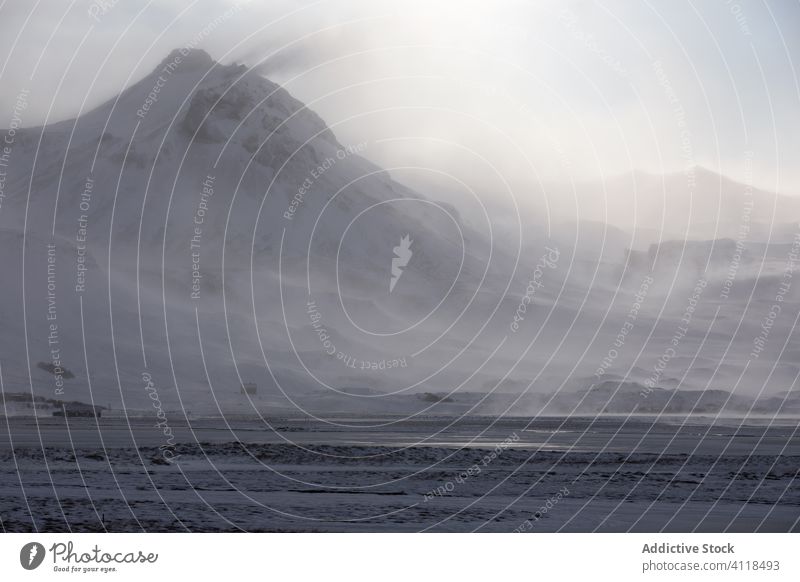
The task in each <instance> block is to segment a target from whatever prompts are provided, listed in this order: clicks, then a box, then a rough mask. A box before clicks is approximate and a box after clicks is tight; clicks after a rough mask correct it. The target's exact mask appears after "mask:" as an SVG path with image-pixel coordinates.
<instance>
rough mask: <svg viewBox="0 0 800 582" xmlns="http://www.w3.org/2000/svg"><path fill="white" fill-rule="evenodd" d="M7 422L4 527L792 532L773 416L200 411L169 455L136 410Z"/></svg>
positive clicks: (789, 471) (790, 483) (793, 490)
mask: <svg viewBox="0 0 800 582" xmlns="http://www.w3.org/2000/svg"><path fill="white" fill-rule="evenodd" d="M7 422H8V424H7V425H6V426H4V427H3V430H2V431H0V439H2V441H0V442H2V445H0V446H1V447H2V448H1V450H0V459H2V463H0V467H2V473H3V477H2V480H1V482H2V483H3V485H2V487H0V506H1V507H2V508H3V511H2V524H3V527H4V528H5V529H6V530H7V531H31V530H34V529H38V530H41V531H44V530H50V531H66V530H73V531H103V530H104V529H105V530H108V531H140V530H148V531H154V530H157V531H185V530H192V531H236V530H247V531H506V532H510V531H580V532H586V531H646V532H653V531H662V530H663V531H798V529H800V526H799V525H798V520H800V489H798V487H797V486H796V481H795V480H796V478H797V476H798V466H800V439H799V438H798V437H797V436H796V435H795V434H794V428H793V423H791V422H788V423H770V422H769V421H764V422H763V423H759V424H757V423H750V424H747V425H745V426H740V425H741V419H735V418H728V419H725V420H722V421H717V422H716V423H714V422H712V421H710V420H703V419H694V420H689V421H686V420H685V419H681V418H673V419H669V420H666V421H664V420H662V421H659V422H654V420H653V419H652V418H647V417H640V418H636V419H628V420H625V419H624V418H613V417H608V418H601V419H593V418H572V419H566V418H556V417H553V418H541V419H538V420H536V421H534V422H530V421H527V420H521V419H514V420H500V421H497V420H491V419H486V418H471V419H461V420H459V421H454V420H453V419H444V418H438V419H437V418H429V419H425V420H417V421H402V420H400V419H396V418H390V417H380V418H377V417H376V418H369V419H361V420H357V419H353V418H344V417H343V418H340V419H339V422H338V424H339V425H340V426H332V425H330V424H324V423H319V422H311V421H308V420H300V419H287V418H283V419H271V421H270V426H271V428H268V427H267V426H266V425H265V424H263V423H261V422H258V421H254V420H231V421H230V422H229V425H228V426H226V424H225V423H223V422H221V421H220V420H218V419H207V420H195V421H194V422H192V423H191V425H187V424H181V425H178V426H176V427H175V434H176V440H177V443H178V444H177V445H176V447H175V449H174V452H175V454H176V457H175V460H174V461H173V462H172V463H165V462H164V461H163V456H162V455H161V452H160V451H161V449H159V447H160V446H161V445H162V444H163V436H162V435H161V434H160V433H159V431H157V430H154V429H153V426H152V423H150V422H146V421H143V420H141V419H138V420H137V419H133V420H131V421H130V422H128V421H125V420H123V419H115V420H109V419H101V420H100V421H99V426H100V427H101V428H102V431H98V426H97V424H96V422H97V421H95V420H94V419H69V422H68V426H67V424H66V423H65V421H63V420H55V419H46V420H41V421H39V422H38V423H37V422H35V421H34V420H33V419H11V420H9V421H7ZM3 424H6V422H3ZM6 429H10V435H11V437H10V438H11V439H13V448H12V447H11V446H10V444H11V443H10V442H9V432H8V430H6ZM101 435H102V440H101ZM40 439H41V441H40ZM40 442H41V443H42V444H43V447H42V444H40ZM134 443H135V444H134ZM45 461H46V464H45ZM476 467H477V470H476ZM548 502H549V507H548ZM542 508H546V509H545V510H544V511H543V510H542Z"/></svg>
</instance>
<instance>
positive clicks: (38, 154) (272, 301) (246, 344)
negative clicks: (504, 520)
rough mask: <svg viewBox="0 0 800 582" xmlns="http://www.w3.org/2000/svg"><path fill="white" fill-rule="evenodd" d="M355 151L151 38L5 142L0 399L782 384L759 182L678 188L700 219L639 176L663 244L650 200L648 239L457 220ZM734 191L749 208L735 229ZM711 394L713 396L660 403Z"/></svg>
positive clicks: (263, 88)
mask: <svg viewBox="0 0 800 582" xmlns="http://www.w3.org/2000/svg"><path fill="white" fill-rule="evenodd" d="M370 146H371V144H369V143H350V144H345V143H340V142H339V141H338V140H337V138H336V136H335V135H334V133H333V132H332V131H331V129H330V128H328V127H327V126H326V125H325V123H324V122H323V121H322V119H320V117H318V116H317V115H316V114H315V113H313V111H311V110H309V109H308V108H307V107H305V106H304V105H303V104H302V103H300V102H299V101H297V100H296V99H294V98H293V97H292V96H291V95H289V93H288V92H287V91H285V90H284V89H282V88H281V87H280V86H278V85H276V84H274V83H272V82H270V81H269V80H267V79H265V78H263V77H261V76H259V75H258V74H256V73H255V72H254V71H251V70H249V69H247V68H246V67H243V66H237V65H227V66H225V65H221V64H218V63H215V62H214V61H213V60H211V58H210V57H209V56H208V55H207V54H205V53H203V52H202V51H176V52H173V53H171V54H170V55H168V56H167V58H166V59H165V60H164V61H163V62H162V63H161V65H159V67H157V68H156V70H154V71H153V72H152V73H151V74H150V75H148V76H147V77H145V78H144V79H142V80H140V81H138V82H137V83H136V84H135V85H133V86H131V87H130V88H128V89H127V90H126V91H124V92H123V93H122V94H120V95H119V96H118V97H117V98H116V99H113V100H111V101H109V102H107V103H105V104H104V105H102V106H100V107H99V108H97V109H95V110H92V111H89V112H86V113H84V114H83V115H81V116H79V117H78V118H77V119H75V120H70V121H65V122H61V123H58V124H54V125H50V126H47V127H44V128H28V129H25V130H20V131H18V132H17V136H16V142H15V144H14V148H13V152H12V154H11V164H10V166H9V170H8V176H7V179H6V184H5V194H6V197H5V199H4V200H3V205H2V207H1V208H0V264H2V267H3V270H4V272H5V273H6V274H7V276H6V277H4V282H3V297H4V301H3V302H2V304H0V318H1V320H2V325H3V328H4V333H3V336H2V342H3V344H2V351H3V354H4V356H3V378H4V382H5V386H6V390H7V391H26V390H29V389H30V388H31V387H32V388H33V391H34V392H35V393H36V394H38V395H40V396H43V397H47V398H63V399H64V400H81V401H85V402H89V401H94V402H96V403H98V404H101V405H103V406H111V407H112V408H116V407H119V406H125V408H126V409H128V410H147V409H149V407H150V406H151V403H152V401H153V398H152V393H153V389H155V390H156V391H157V395H158V398H159V401H160V402H162V403H163V405H164V406H165V407H167V408H175V407H182V408H185V409H191V410H196V411H201V412H205V413H219V412H226V413H232V412H252V411H253V410H254V409H257V410H259V411H261V412H264V411H271V412H275V411H278V412H283V411H297V410H301V411H308V412H311V413H314V414H320V415H321V414H325V413H327V412H334V411H335V412H342V411H369V412H373V413H393V412H403V413H417V412H419V413H426V414H436V413H442V414H447V413H483V412H494V413H499V412H506V411H510V412H511V413H520V414H528V413H531V412H534V411H538V410H540V409H541V408H542V407H545V409H547V408H546V407H547V406H548V399H547V397H546V396H545V397H543V395H547V394H551V393H553V392H555V391H558V390H560V389H561V388H566V389H567V392H568V393H569V394H573V391H575V390H577V392H574V393H575V394H578V396H575V397H574V398H573V397H572V396H569V397H564V398H561V399H560V400H558V412H559V413H564V412H570V410H569V409H570V406H572V405H573V404H574V406H575V407H576V409H577V410H579V411H581V412H587V411H603V410H609V407H608V403H609V402H610V401H611V400H613V399H614V398H616V400H614V405H613V406H611V409H613V410H612V411H618V410H628V409H631V410H636V409H637V407H638V406H639V404H640V403H639V402H638V401H636V399H635V398H634V399H633V401H632V402H633V403H632V404H631V402H630V401H631V398H630V397H629V395H630V394H637V393H639V392H641V391H643V390H644V391H647V390H650V392H647V394H650V393H653V394H658V396H657V397H656V396H653V397H652V398H651V399H650V400H649V401H648V402H647V407H648V408H647V410H648V411H652V410H651V409H654V407H655V406H656V405H655V404H654V403H655V402H660V403H663V407H664V408H665V409H668V410H670V411H679V412H680V411H689V410H693V409H694V407H696V405H697V403H698V402H701V403H702V404H703V411H707V410H708V406H712V407H713V406H717V407H718V408H720V409H724V408H726V407H728V408H729V407H730V406H733V405H735V406H737V407H738V409H742V408H743V409H745V410H746V409H747V406H748V404H747V403H752V402H753V399H754V398H758V397H763V398H766V397H772V398H775V397H777V398H779V399H780V396H777V395H780V394H783V392H782V391H785V390H787V389H788V388H789V387H790V386H791V383H792V380H793V377H794V376H795V375H796V374H797V372H798V368H797V361H798V360H797V355H798V353H800V346H798V345H797V340H796V339H794V338H792V337H791V331H792V329H793V328H794V320H795V319H796V316H797V304H798V299H800V292H799V291H798V286H797V285H794V286H792V285H788V286H787V285H786V283H787V282H789V283H790V282H791V281H790V280H791V273H792V272H793V269H795V268H796V263H794V262H793V261H796V260H797V251H798V247H799V246H800V243H798V242H797V241H798V240H800V239H797V238H796V235H795V232H796V229H793V227H794V225H793V224H792V223H791V220H788V216H789V214H788V213H789V212H790V210H787V209H791V208H793V207H792V206H791V203H790V202H787V201H786V200H783V199H781V200H778V202H776V204H778V206H777V207H779V208H781V209H783V216H784V218H786V219H787V220H784V221H782V222H783V223H785V224H784V231H785V232H783V231H782V232H783V235H782V236H781V238H780V240H771V239H770V238H769V237H767V238H764V237H762V236H760V235H758V236H756V235H757V233H758V232H760V231H758V229H757V228H756V226H755V225H756V224H759V225H763V224H764V223H765V222H768V221H769V218H770V216H771V214H769V213H766V214H765V212H766V211H765V210H763V208H764V202H763V201H764V200H767V197H768V196H770V195H769V194H768V193H762V192H757V193H756V194H753V193H752V192H749V193H746V194H742V191H743V187H741V185H736V184H733V183H731V182H729V181H727V180H724V179H722V178H720V177H718V178H720V180H719V184H720V185H721V186H720V187H721V188H722V191H723V192H724V196H723V197H722V198H720V200H721V202H720V200H716V199H714V200H710V199H708V197H705V198H703V197H704V196H705V194H704V193H703V192H702V191H701V190H703V189H702V188H701V189H700V190H698V191H697V192H695V194H693V195H695V196H696V197H698V198H702V199H703V203H702V204H700V205H699V206H697V208H701V209H702V208H706V209H708V208H714V207H719V205H720V204H722V206H724V207H725V208H727V209H728V210H726V213H725V215H724V217H723V221H722V222H723V224H722V226H719V225H716V226H715V228H714V229H711V230H709V229H707V228H706V226H703V225H704V224H705V222H704V221H702V220H700V219H697V220H695V219H694V218H692V222H691V224H690V225H689V226H688V227H687V228H688V230H687V228H682V227H681V228H679V226H680V225H678V224H677V222H676V221H677V218H675V217H677V216H679V215H683V213H684V209H685V208H684V206H685V202H686V200H687V199H686V196H685V193H683V192H678V191H677V190H678V187H677V186H675V185H674V184H673V182H674V181H675V178H674V177H667V178H666V179H664V180H661V181H660V182H659V183H661V184H662V186H663V185H664V184H667V186H666V187H667V189H668V190H669V192H670V193H671V194H670V196H671V198H670V200H671V202H670V204H669V205H667V206H665V208H667V211H668V212H667V214H666V215H665V216H666V219H667V222H668V223H670V224H672V225H673V226H675V228H664V229H661V230H658V231H657V235H654V234H653V231H655V230H657V229H656V227H655V225H656V224H657V223H658V221H659V220H661V218H659V217H653V216H649V215H648V218H647V220H644V221H642V220H640V221H638V222H636V224H637V225H639V224H644V225H646V228H645V230H647V232H645V233H644V234H643V233H642V231H641V230H640V231H637V232H634V231H633V230H632V229H629V230H626V228H627V227H629V226H631V225H632V224H634V223H633V222H631V223H630V224H619V225H617V227H610V226H608V225H606V224H604V223H603V222H597V221H595V222H592V223H588V222H575V221H571V222H564V223H557V224H559V226H557V227H556V228H555V229H554V230H552V231H550V232H548V231H547V230H546V229H544V228H541V229H540V228H526V229H525V230H523V229H521V228H520V227H519V225H516V226H515V227H514V228H510V229H509V228H508V227H507V226H506V227H505V228H504V229H502V230H501V229H500V228H499V227H498V225H497V223H495V222H494V221H493V217H492V215H491V214H492V213H491V212H489V216H488V217H487V220H486V222H485V223H482V224H478V223H467V222H465V221H464V220H462V219H461V217H460V215H459V213H458V211H457V209H456V208H453V207H452V206H450V205H448V204H444V203H440V202H437V200H436V199H435V198H433V197H430V196H427V195H426V193H425V192H417V191H414V190H411V189H409V188H407V187H405V186H403V185H402V184H401V183H400V182H398V181H396V180H395V179H393V176H390V175H389V173H388V172H386V171H385V170H383V169H381V168H379V167H376V166H375V165H373V164H372V163H370V162H369V161H367V159H366V158H365V157H364V156H368V155H369V148H370ZM701 178H702V179H698V180H699V182H702V183H703V184H710V183H712V182H713V181H714V177H713V176H709V175H708V174H707V173H703V174H702V176H701ZM398 179H400V177H398ZM699 182H698V183H699ZM647 183H648V185H647V187H646V188H645V190H646V191H645V194H646V195H647V199H648V200H650V202H648V203H647V204H648V205H649V206H648V208H652V207H654V203H653V202H652V201H653V200H655V198H656V197H657V196H656V194H657V193H658V192H660V191H659V190H658V189H657V184H656V182H655V178H653V179H650V178H648V180H647ZM670 184H673V185H672V186H670ZM622 187H623V185H619V188H622ZM585 188H586V190H587V191H586V192H585V193H584V194H585V199H586V200H587V202H586V204H587V206H586V208H587V209H590V207H592V206H591V205H592V204H594V202H591V203H590V202H589V201H590V200H592V196H591V194H592V192H591V188H590V187H589V186H586V187H585ZM744 195H746V196H755V197H757V198H759V200H761V201H762V202H759V204H758V205H757V206H758V210H757V211H753V213H752V220H750V218H748V220H750V222H749V224H752V225H753V227H752V228H751V229H750V230H749V231H748V232H747V233H745V235H743V236H739V235H738V233H739V232H740V230H737V227H736V226H735V225H736V221H737V220H739V219H740V217H741V215H742V213H741V212H740V210H741V208H740V207H742V204H743V203H742V200H741V196H744ZM596 200H597V199H595V201H596ZM732 200H733V201H736V202H735V203H734V202H732ZM731 208H733V209H731ZM490 211H491V207H490ZM588 214H590V215H591V214H592V213H591V212H589V213H588ZM594 214H597V213H596V212H595V213H594ZM617 215H618V216H622V215H621V214H619V213H617ZM573 216H574V214H573ZM637 216H638V215H637ZM670 217H671V218H670ZM593 218H594V219H596V218H597V217H596V216H593ZM633 218H636V217H635V216H634V217H633ZM523 222H524V223H525V224H528V225H530V224H544V222H545V221H544V219H543V217H541V216H529V217H528V216H526V217H523ZM648 229H649V230H648ZM672 233H677V234H678V235H681V237H682V238H678V239H675V240H668V239H670V237H671V236H672ZM715 233H716V234H715ZM719 233H724V237H728V239H727V240H718V239H722V238H724V237H722V236H717V235H719ZM520 234H521V235H522V238H521V239H520ZM686 236H688V237H689V238H692V239H693V240H691V241H689V242H687V241H686V240H685V237H686ZM793 257H794V258H793ZM786 273H789V276H788V279H787V275H786ZM776 304H780V306H781V309H780V313H779V314H778V313H775V316H774V317H773V315H772V314H773V312H775V310H774V309H773V308H772V306H773V305H776ZM765 322H766V323H765ZM623 330H624V331H623ZM765 330H768V331H767V332H766V335H765ZM676 338H677V339H676ZM37 363H42V365H38V366H37ZM64 369H68V370H69V371H70V374H69V375H67V374H65V373H63V370H64ZM59 370H61V371H62V372H59ZM743 374H744V375H743ZM69 376H71V377H69ZM612 376H613V378H614V380H613V381H611V384H614V382H616V384H617V385H618V386H621V389H620V390H621V392H620V396H615V394H616V392H615V390H616V388H613V387H612V388H611V392H609V386H610V384H609V380H608V379H609V378H610V377H612ZM242 382H254V383H256V385H257V386H258V388H257V390H256V392H255V393H245V394H243V393H242V392H243V391H242V390H241V389H240V387H241V384H242ZM601 382H605V383H604V384H602V386H600V384H601ZM622 382H625V384H624V385H622V384H621V383H622ZM151 384H152V385H151ZM592 385H596V386H600V389H599V391H598V392H596V393H595V394H594V396H592V397H591V398H588V399H587V398H583V395H584V394H585V392H584V391H585V390H586V389H587V388H588V387H590V386H592ZM711 388H714V389H717V390H725V391H728V392H734V393H735V398H732V399H731V403H732V404H730V403H728V401H727V399H726V398H722V399H721V400H720V393H717V392H715V393H710V395H709V396H707V397H705V398H704V397H700V396H698V395H697V394H695V393H693V395H690V396H681V397H679V398H677V399H675V398H671V397H669V396H666V397H665V396H664V392H663V389H669V390H672V391H674V390H676V389H677V390H678V391H680V390H684V389H692V390H696V391H702V390H706V389H711ZM762 388H763V390H762ZM592 390H594V389H592ZM656 390H661V391H658V392H656ZM245 392H246V391H245ZM728 392H726V394H727V393H728ZM742 392H744V393H745V394H746V395H747V399H746V400H745V401H742V400H738V398H739V395H740V393H742ZM669 393H670V394H672V393H673V392H669ZM623 396H624V397H623ZM579 402H580V404H579ZM584 402H589V403H593V404H591V405H590V404H584ZM709 402H711V404H709ZM743 402H744V404H743ZM676 403H680V404H676ZM728 404H730V406H728ZM550 406H553V405H552V404H551V405H550ZM776 406H777V405H776Z"/></svg>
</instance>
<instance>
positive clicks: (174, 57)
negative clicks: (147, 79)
mask: <svg viewBox="0 0 800 582" xmlns="http://www.w3.org/2000/svg"><path fill="white" fill-rule="evenodd" d="M215 64H217V62H216V61H215V60H214V59H212V58H211V55H209V54H208V53H207V52H206V51H204V50H203V49H196V48H177V49H174V50H172V51H171V52H170V53H169V54H168V55H167V57H166V58H165V59H164V60H163V61H161V64H160V65H158V67H157V68H156V71H160V70H162V69H163V68H164V67H170V66H172V67H176V66H180V67H181V68H182V69H192V70H197V69H210V68H211V67H213V66H214V65H215Z"/></svg>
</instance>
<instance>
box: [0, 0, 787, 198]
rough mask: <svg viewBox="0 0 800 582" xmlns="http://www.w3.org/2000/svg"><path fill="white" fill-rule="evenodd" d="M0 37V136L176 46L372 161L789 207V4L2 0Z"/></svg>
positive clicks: (85, 103) (128, 75)
mask: <svg viewBox="0 0 800 582" xmlns="http://www.w3.org/2000/svg"><path fill="white" fill-rule="evenodd" d="M237 4H238V5H239V6H240V7H239V9H238V10H237V9H236V6H237ZM102 5H106V8H105V9H102V8H100V7H101V6H102ZM232 7H233V9H232ZM226 11H228V12H227V13H226ZM0 29H2V34H0V63H2V65H0V80H1V81H2V93H1V94H0V126H3V127H5V126H8V125H9V123H10V120H11V118H12V115H13V109H14V104H15V102H16V101H17V95H18V94H19V92H20V91H21V90H23V89H27V90H29V91H30V94H29V96H28V108H27V109H26V110H25V112H24V113H23V124H24V125H38V124H41V123H43V122H45V121H46V120H49V121H56V120H61V119H65V118H70V117H74V116H75V115H77V114H78V113H79V111H80V110H81V108H83V110H84V111H85V110H86V109H89V108H91V107H92V106H94V105H97V104H98V103H100V102H102V101H103V100H105V99H107V98H109V97H111V96H113V95H115V94H116V93H118V92H119V91H120V90H121V89H123V88H124V87H125V86H127V85H130V84H132V83H134V82H136V81H137V80H138V79H140V78H141V77H142V76H143V75H144V74H146V73H148V72H149V71H151V70H152V69H153V68H154V67H155V66H156V65H157V64H158V63H159V62H160V61H162V60H163V59H164V57H165V56H166V54H167V53H168V52H169V51H170V50H171V49H173V48H176V47H180V46H186V45H191V46H197V47H199V48H204V49H206V50H207V51H208V52H209V53H210V54H211V55H212V56H213V57H214V58H216V59H218V60H220V61H222V62H231V61H238V62H245V63H247V64H251V65H255V64H261V66H262V71H263V73H264V74H265V75H266V76H268V77H270V78H272V79H273V80H276V81H279V82H281V83H284V84H285V85H286V86H287V88H288V89H289V90H290V91H291V92H293V93H294V94H295V95H296V96H297V97H298V98H300V99H302V100H304V101H306V102H307V103H311V107H312V108H313V109H315V110H316V111H318V112H319V113H320V114H321V115H322V116H323V118H325V120H326V121H327V122H328V123H329V124H330V125H332V126H334V130H335V131H336V133H337V135H338V136H339V138H340V141H342V142H343V143H355V142H359V141H368V142H370V143H371V144H373V145H371V146H369V147H367V149H366V150H365V152H364V153H365V155H367V157H371V158H372V159H373V160H375V161H377V162H379V163H381V164H384V165H389V166H392V165H420V166H426V167H437V168H444V169H452V168H455V167H458V168H460V170H459V172H460V175H461V176H462V177H464V178H465V179H470V180H474V181H475V183H478V184H480V183H482V182H481V181H482V180H484V179H485V182H484V183H487V184H488V183H490V182H491V180H490V179H489V178H487V177H486V176H485V175H484V174H485V173H486V172H487V169H486V168H487V167H491V168H493V171H496V172H497V173H498V175H502V176H505V177H506V178H508V180H509V181H510V182H514V183H515V184H523V185H524V184H526V183H528V182H532V181H535V180H537V179H542V180H554V179H561V180H563V179H566V178H575V179H583V178H592V177H597V176H601V175H611V174H618V173H622V172H626V171H629V170H631V169H634V168H637V169H643V170H647V171H680V170H681V169H683V168H684V167H686V166H687V165H690V164H700V165H703V166H708V167H710V168H712V169H714V170H718V171H721V172H724V173H726V174H728V175H730V176H732V177H733V178H735V179H738V180H740V181H747V180H748V177H747V174H748V173H749V172H748V171H746V170H745V168H746V167H747V164H745V163H744V161H745V160H746V159H752V167H753V178H752V179H753V181H754V182H755V184H756V185H758V186H761V187H764V188H767V189H770V190H777V191H781V192H784V193H787V194H800V164H798V163H797V152H800V87H799V82H798V77H797V67H796V62H797V57H798V55H800V35H798V34H797V31H798V30H800V3H797V2H787V1H775V2H764V1H757V0H752V1H749V0H744V1H737V2H727V1H725V0H706V1H703V2H699V1H698V2H683V1H670V2H648V1H641V0H619V1H609V2H579V1H573V2H562V1H553V2H526V1H497V2H485V1H484V2H478V1H475V2H473V1H471V0H467V1H465V0H444V1H442V0H440V1H432V0H426V1H415V0H411V1H409V0H402V1H400V0H394V1H386V0H327V1H317V2H311V1H288V0H281V1H272V0H265V1H263V2H257V1H252V2H238V3H237V2H235V1H234V0H198V1H196V2H191V1H177V0H153V1H148V0H123V1H120V2H118V3H117V4H113V2H112V1H111V0H104V1H103V2H100V1H99V0H98V2H97V3H92V2H88V1H85V0H81V1H75V2H69V1H66V0H39V1H36V0H25V1H23V0H10V1H9V0H6V1H4V2H1V3H0ZM265 59H267V60H266V62H265ZM473 159H481V160H484V161H485V162H488V163H489V165H488V166H487V165H486V164H472V163H470V160H473ZM471 173H472V174H471Z"/></svg>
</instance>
